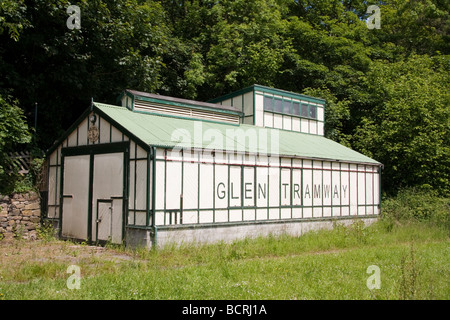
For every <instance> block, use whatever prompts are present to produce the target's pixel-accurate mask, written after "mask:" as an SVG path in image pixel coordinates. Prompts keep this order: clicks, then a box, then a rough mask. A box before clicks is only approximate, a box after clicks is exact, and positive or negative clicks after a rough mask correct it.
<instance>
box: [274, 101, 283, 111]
mask: <svg viewBox="0 0 450 320" xmlns="http://www.w3.org/2000/svg"><path fill="white" fill-rule="evenodd" d="M273 102H274V104H273V111H275V112H283V101H282V100H281V99H274V101H273Z"/></svg>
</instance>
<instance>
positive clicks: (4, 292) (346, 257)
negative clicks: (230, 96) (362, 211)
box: [0, 195, 450, 300]
mask: <svg viewBox="0 0 450 320" xmlns="http://www.w3.org/2000/svg"><path fill="white" fill-rule="evenodd" d="M415 196H417V195H415ZM447 204H448V202H447ZM388 205H390V207H389V206H388V207H387V208H385V210H384V211H385V212H386V214H387V215H386V216H385V217H384V218H383V219H380V220H379V221H378V222H376V223H374V224H372V225H370V226H364V225H363V224H362V222H361V221H360V220H356V221H355V223H354V224H352V225H350V226H344V225H341V224H335V226H334V228H333V229H332V230H319V231H312V232H309V233H307V234H305V235H303V236H301V237H291V236H287V235H283V236H279V237H275V236H269V237H264V238H263V237H260V238H255V239H245V240H241V241H235V242H233V243H216V244H212V245H192V244H191V245H188V244H185V245H181V246H167V247H165V248H162V249H159V250H151V251H148V250H145V249H138V250H129V249H126V248H121V247H111V246H110V247H107V248H97V247H92V246H87V245H79V244H73V243H70V242H67V241H66V242H63V241H58V240H50V239H47V240H45V241H34V242H25V241H18V240H11V242H8V243H6V242H5V241H0V299H261V300H264V299H443V300H448V299H449V298H450V288H449V271H450V270H449V267H450V251H449V241H448V240H449V229H448V227H447V226H446V225H445V223H444V224H443V223H442V222H441V223H436V221H435V219H429V220H426V221H425V220H424V219H423V217H421V218H420V219H414V218H411V217H410V216H408V217H407V215H406V214H398V212H397V211H395V212H396V213H397V214H398V215H397V216H395V217H393V214H392V213H391V212H390V210H398V209H396V205H397V203H395V205H394V203H391V204H389V203H388ZM415 205H417V203H415ZM441 205H442V203H441V204H440V207H439V208H441V209H442V210H447V209H448V208H447V207H445V205H444V206H441ZM399 208H401V210H403V211H405V205H403V206H399ZM441 209H439V210H438V209H436V210H437V211H439V215H441V216H442V217H444V220H445V219H447V217H445V214H444V215H442V214H441V213H442V212H440V210H441ZM430 210H431V209H430ZM430 212H431V216H434V215H435V213H434V211H433V210H431V211H430ZM408 215H409V213H408ZM447 215H448V211H447ZM72 264H76V265H78V266H80V269H81V280H80V281H81V283H80V289H79V290H70V289H68V288H67V285H66V281H67V279H68V278H69V276H71V275H70V274H68V273H66V270H67V267H68V266H69V265H72ZM371 265H376V266H378V267H379V269H380V280H381V285H380V289H373V290H370V289H369V288H368V287H367V285H366V282H367V279H368V278H369V276H370V275H371V274H368V273H367V268H368V267H369V266H371Z"/></svg>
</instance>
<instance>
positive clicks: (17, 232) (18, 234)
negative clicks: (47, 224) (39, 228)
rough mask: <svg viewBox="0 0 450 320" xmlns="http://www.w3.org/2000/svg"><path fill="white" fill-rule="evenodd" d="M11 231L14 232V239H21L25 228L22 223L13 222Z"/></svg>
mask: <svg viewBox="0 0 450 320" xmlns="http://www.w3.org/2000/svg"><path fill="white" fill-rule="evenodd" d="M12 232H13V234H14V238H15V239H17V240H22V239H23V236H24V235H25V228H24V226H23V225H21V224H17V223H15V224H14V225H13V229H12Z"/></svg>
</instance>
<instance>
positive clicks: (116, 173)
mask: <svg viewBox="0 0 450 320" xmlns="http://www.w3.org/2000/svg"><path fill="white" fill-rule="evenodd" d="M123 162H124V153H123V152H117V153H105V154H96V155H94V162H93V163H94V174H93V185H92V240H93V241H97V240H107V241H111V242H113V243H121V241H122V226H123V218H122V213H123V212H122V211H123V210H122V208H123V207H122V203H123V188H124V184H123V170H124V168H123Z"/></svg>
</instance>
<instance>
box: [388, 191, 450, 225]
mask: <svg viewBox="0 0 450 320" xmlns="http://www.w3.org/2000/svg"><path fill="white" fill-rule="evenodd" d="M382 212H383V219H384V220H385V221H387V222H389V221H390V222H407V221H410V222H424V223H431V224H434V225H437V226H439V227H442V228H446V229H447V230H450V198H447V197H440V196H438V195H437V193H435V192H434V191H421V190H417V189H414V188H413V189H404V190H401V191H399V192H398V194H397V196H395V197H391V198H388V199H384V200H383V202H382Z"/></svg>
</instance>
